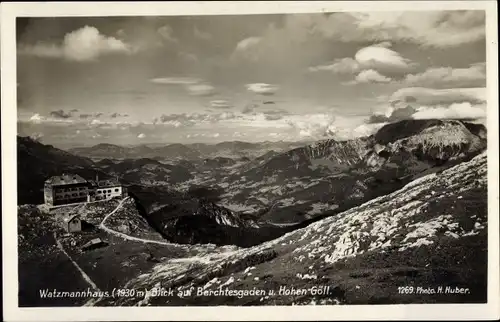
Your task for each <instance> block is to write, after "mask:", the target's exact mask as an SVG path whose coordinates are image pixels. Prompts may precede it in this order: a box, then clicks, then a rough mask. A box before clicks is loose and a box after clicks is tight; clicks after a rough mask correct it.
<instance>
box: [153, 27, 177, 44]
mask: <svg viewBox="0 0 500 322" xmlns="http://www.w3.org/2000/svg"><path fill="white" fill-rule="evenodd" d="M157 32H158V34H159V35H160V37H161V38H162V39H163V40H165V41H168V42H173V43H176V42H178V40H177V38H175V37H174V31H173V30H172V27H170V26H169V25H164V26H162V27H160V28H158V30H157Z"/></svg>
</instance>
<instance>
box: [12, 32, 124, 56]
mask: <svg viewBox="0 0 500 322" xmlns="http://www.w3.org/2000/svg"><path fill="white" fill-rule="evenodd" d="M132 52H133V50H132V48H131V47H130V46H129V45H127V44H125V43H124V42H122V41H121V40H119V39H116V38H114V37H107V36H105V35H102V34H100V33H99V30H97V28H95V27H91V26H85V27H83V28H80V29H78V30H75V31H72V32H70V33H67V34H66V35H65V36H64V40H63V42H62V44H61V45H56V44H46V43H38V44H36V45H24V46H21V47H20V48H19V53H20V54H25V55H33V56H39V57H50V58H65V59H67V60H72V61H80V62H84V61H93V60H95V59H96V58H98V57H99V56H102V55H106V54H112V53H126V54H130V53H132Z"/></svg>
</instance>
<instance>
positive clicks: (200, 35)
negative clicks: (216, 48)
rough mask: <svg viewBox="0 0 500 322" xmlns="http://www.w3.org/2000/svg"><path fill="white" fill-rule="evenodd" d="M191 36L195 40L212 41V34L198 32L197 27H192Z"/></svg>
mask: <svg viewBox="0 0 500 322" xmlns="http://www.w3.org/2000/svg"><path fill="white" fill-rule="evenodd" d="M193 34H194V36H195V37H196V38H199V39H203V40H212V38H213V36H212V34H210V33H208V32H205V31H202V30H199V29H198V27H196V26H195V27H194V30H193Z"/></svg>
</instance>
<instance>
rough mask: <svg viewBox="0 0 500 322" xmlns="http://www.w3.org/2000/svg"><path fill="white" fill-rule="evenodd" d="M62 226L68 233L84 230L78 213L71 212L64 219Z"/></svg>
mask: <svg viewBox="0 0 500 322" xmlns="http://www.w3.org/2000/svg"><path fill="white" fill-rule="evenodd" d="M62 226H63V228H64V230H66V231H67V232H68V233H74V232H79V231H82V220H81V219H80V216H79V215H78V214H71V215H69V216H66V217H64V218H63V219H62Z"/></svg>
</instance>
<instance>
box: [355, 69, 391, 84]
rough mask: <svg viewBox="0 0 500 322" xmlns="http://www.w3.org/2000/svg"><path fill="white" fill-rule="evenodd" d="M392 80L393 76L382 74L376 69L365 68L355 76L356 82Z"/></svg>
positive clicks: (385, 81) (384, 81)
mask: <svg viewBox="0 0 500 322" xmlns="http://www.w3.org/2000/svg"><path fill="white" fill-rule="evenodd" d="M390 81H391V78H389V77H386V76H384V75H382V74H380V73H379V72H377V71H376V70H374V69H367V70H364V71H362V72H360V73H359V74H358V75H357V76H356V78H355V82H357V83H388V82H390Z"/></svg>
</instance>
